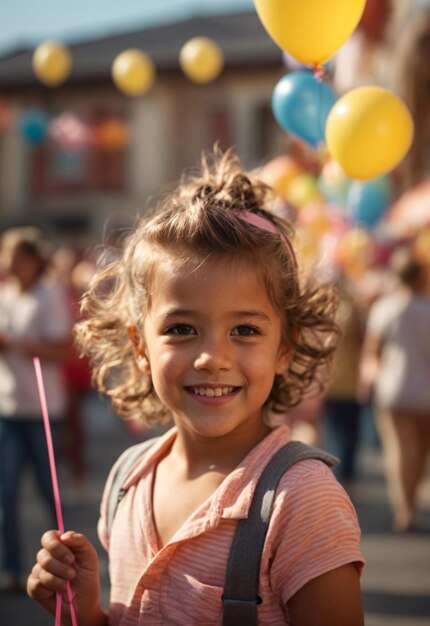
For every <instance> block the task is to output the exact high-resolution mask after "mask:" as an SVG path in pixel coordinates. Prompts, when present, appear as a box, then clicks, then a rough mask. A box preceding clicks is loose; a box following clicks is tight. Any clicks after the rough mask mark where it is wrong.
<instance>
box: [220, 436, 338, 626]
mask: <svg viewBox="0 0 430 626" xmlns="http://www.w3.org/2000/svg"><path fill="white" fill-rule="evenodd" d="M305 459H317V460H320V461H323V462H324V463H326V465H328V466H329V467H332V466H334V465H336V464H337V463H338V460H337V459H336V458H335V457H333V456H332V455H331V454H328V453H327V452H324V451H323V450H320V449H318V448H313V447H311V446H308V445H306V444H304V443H301V442H300V441H290V443H288V444H286V445H285V446H283V447H282V448H280V449H279V450H278V452H276V454H275V455H274V456H273V457H272V458H271V460H270V461H269V463H268V464H267V465H266V467H265V468H264V470H263V473H262V474H261V477H260V479H259V481H258V483H257V485H256V488H255V492H254V496H253V499H252V502H251V505H250V508H249V513H248V517H247V519H242V520H240V521H239V523H238V526H237V530H236V533H235V535H234V537H233V543H232V546H231V549H230V554H229V558H228V563H227V571H226V577H225V584H224V595H223V626H257V624H258V620H257V605H258V604H260V603H261V601H262V600H261V598H259V597H258V583H259V578H260V560H261V554H262V552H263V547H264V542H265V539H266V534H267V530H268V528H269V522H270V516H271V513H272V508H273V503H274V499H275V492H276V488H277V486H278V483H279V481H280V479H281V477H282V475H283V474H284V473H285V472H286V471H287V470H288V469H289V468H290V467H291V466H292V465H294V464H295V463H298V462H299V461H303V460H305Z"/></svg>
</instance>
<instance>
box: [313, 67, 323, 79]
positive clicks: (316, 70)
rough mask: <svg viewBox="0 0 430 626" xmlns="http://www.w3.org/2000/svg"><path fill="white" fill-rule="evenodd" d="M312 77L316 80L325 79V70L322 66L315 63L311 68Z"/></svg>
mask: <svg viewBox="0 0 430 626" xmlns="http://www.w3.org/2000/svg"><path fill="white" fill-rule="evenodd" d="M313 71H314V76H315V78H316V79H318V80H324V79H325V77H326V69H325V67H324V65H320V64H319V63H315V65H314V66H313Z"/></svg>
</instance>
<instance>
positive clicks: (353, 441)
mask: <svg viewBox="0 0 430 626" xmlns="http://www.w3.org/2000/svg"><path fill="white" fill-rule="evenodd" d="M338 290H339V293H340V302H339V307H338V311H337V315H336V321H337V323H338V324H339V327H340V329H341V331H342V337H341V339H340V341H339V345H338V348H337V350H336V353H335V358H334V364H333V373H332V380H331V383H330V385H329V387H328V392H327V397H326V402H325V421H326V438H327V441H326V449H327V450H328V451H329V452H331V453H332V454H335V455H336V456H338V457H339V459H340V463H339V465H338V466H336V467H335V468H334V472H335V475H336V476H337V477H338V478H339V480H340V481H341V482H342V483H343V484H344V485H345V486H348V485H349V483H350V482H351V481H353V480H354V478H355V476H356V469H357V467H356V464H357V453H358V449H359V445H360V418H361V403H360V402H359V399H358V394H359V385H358V382H359V363H360V355H361V349H362V342H363V327H362V323H361V319H360V316H359V313H358V310H357V306H356V304H355V302H354V298H353V296H352V294H351V293H350V292H351V287H349V286H348V285H347V284H346V283H345V280H344V279H343V280H340V281H338Z"/></svg>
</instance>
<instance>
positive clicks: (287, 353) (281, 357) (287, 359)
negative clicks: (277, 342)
mask: <svg viewBox="0 0 430 626" xmlns="http://www.w3.org/2000/svg"><path fill="white" fill-rule="evenodd" d="M293 355H294V350H293V349H292V348H291V346H288V345H284V344H283V345H281V347H280V348H279V352H278V356H277V361H276V364H275V374H278V375H280V376H283V375H284V374H286V372H287V370H288V367H289V365H290V363H291V359H292V358H293Z"/></svg>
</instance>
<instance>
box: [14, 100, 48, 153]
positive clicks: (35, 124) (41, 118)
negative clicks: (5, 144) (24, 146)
mask: <svg viewBox="0 0 430 626" xmlns="http://www.w3.org/2000/svg"><path fill="white" fill-rule="evenodd" d="M48 126H49V116H48V115H47V114H46V113H45V111H43V110H42V109H29V110H28V111H26V112H25V113H24V114H23V115H22V117H21V119H20V121H19V132H20V135H21V137H22V138H23V139H25V141H27V142H28V143H31V144H32V145H33V146H37V145H38V144H40V143H42V141H44V140H45V139H46V137H47V135H48Z"/></svg>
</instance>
